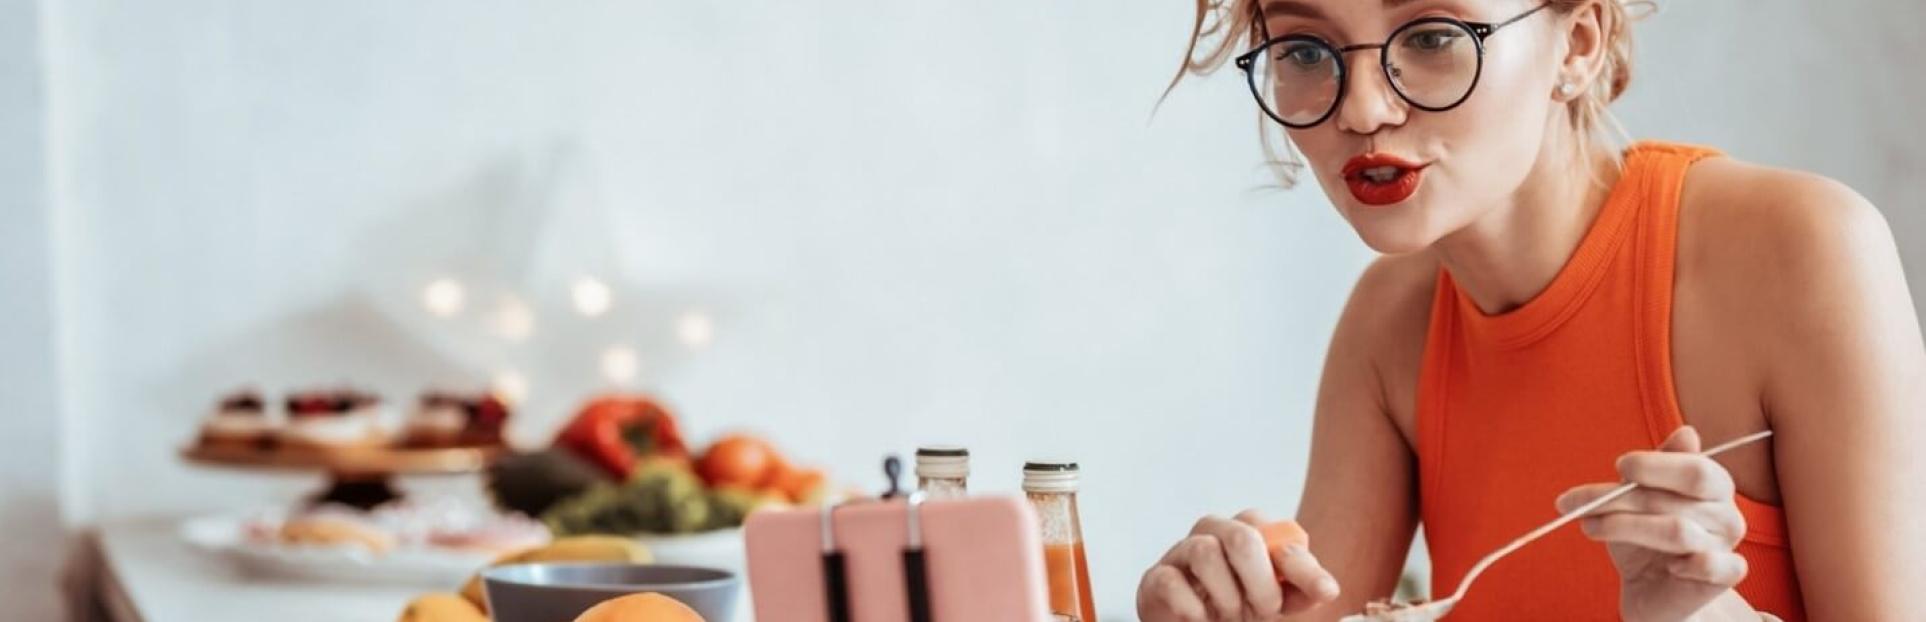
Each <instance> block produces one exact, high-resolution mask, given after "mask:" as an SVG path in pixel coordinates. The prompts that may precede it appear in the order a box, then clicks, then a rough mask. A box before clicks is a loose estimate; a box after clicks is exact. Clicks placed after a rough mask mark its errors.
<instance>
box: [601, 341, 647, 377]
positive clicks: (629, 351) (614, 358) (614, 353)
mask: <svg viewBox="0 0 1926 622" xmlns="http://www.w3.org/2000/svg"><path fill="white" fill-rule="evenodd" d="M641 367H642V361H641V359H640V358H639V357H637V356H636V354H635V350H634V349H633V348H629V347H627V346H609V348H608V349H607V350H603V351H602V376H603V377H606V378H608V379H609V382H613V383H616V384H628V383H629V381H631V380H634V379H635V373H636V371H638V370H639V369H640V368H641Z"/></svg>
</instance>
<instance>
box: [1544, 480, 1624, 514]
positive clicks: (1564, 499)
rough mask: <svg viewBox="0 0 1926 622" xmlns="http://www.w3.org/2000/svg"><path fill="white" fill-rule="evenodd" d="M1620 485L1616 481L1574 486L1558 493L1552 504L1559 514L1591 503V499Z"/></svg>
mask: <svg viewBox="0 0 1926 622" xmlns="http://www.w3.org/2000/svg"><path fill="white" fill-rule="evenodd" d="M1620 485H1621V484H1616V483H1598V484H1585V485H1583V486H1575V487H1573V488H1572V489H1571V490H1567V491H1565V493H1564V494H1561V495H1558V499H1557V500H1556V501H1553V502H1552V505H1554V506H1556V507H1557V508H1558V513H1559V514H1564V513H1566V512H1570V511H1572V510H1576V509H1578V508H1579V506H1582V505H1585V504H1587V503H1591V502H1592V501H1593V500H1595V499H1597V498H1599V497H1602V496H1604V495H1605V493H1608V492H1611V491H1612V489H1614V488H1618V487H1619V486H1620Z"/></svg>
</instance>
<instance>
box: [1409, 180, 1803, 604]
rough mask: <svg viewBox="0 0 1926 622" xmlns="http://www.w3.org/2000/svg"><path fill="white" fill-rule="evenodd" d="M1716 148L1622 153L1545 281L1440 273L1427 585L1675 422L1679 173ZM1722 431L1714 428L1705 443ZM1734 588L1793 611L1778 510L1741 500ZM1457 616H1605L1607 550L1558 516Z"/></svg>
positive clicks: (1422, 460)
mask: <svg viewBox="0 0 1926 622" xmlns="http://www.w3.org/2000/svg"><path fill="white" fill-rule="evenodd" d="M1715 155H1718V153H1717V152H1715V151H1712V150H1709V149H1703V148H1698V147H1689V146H1683V145H1671V144H1664V143H1640V144H1638V145H1635V146H1633V147H1632V148H1631V149H1629V150H1628V151H1626V154H1625V162H1624V172H1623V174H1622V176H1621V177H1620V179H1619V181H1618V183H1617V184H1616V185H1615V186H1613V188H1612V190H1611V192H1610V194H1609V196H1608V197H1607V198H1606V199H1605V203H1604V205H1603V207H1601V208H1600V210H1599V213H1598V216H1597V217H1596V220H1594V221H1593V223H1592V226H1591V229H1590V230H1589V231H1587V232H1586V234H1585V236H1584V238H1583V240H1581V241H1580V242H1579V245H1578V248H1577V250H1576V251H1574V252H1573V253H1572V256H1571V259H1569V260H1568V261H1567V262H1566V264H1565V266H1564V268H1562V269H1561V270H1560V271H1559V273H1558V275H1557V276H1556V277H1554V278H1553V279H1552V282H1551V284H1550V285H1549V286H1547V287H1546V288H1545V290H1544V291H1543V292H1541V293H1540V294H1539V295H1538V296H1537V297H1535V298H1533V299H1532V300H1531V301H1530V302H1528V303H1526V304H1525V305H1524V306H1522V307H1519V308H1518V309H1515V310H1512V311H1509V312H1506V313H1503V314H1500V315H1486V314H1485V313H1483V312H1482V311H1480V310H1479V309H1478V308H1477V306H1475V305H1474V304H1472V302H1471V301H1470V299H1469V298H1467V297H1466V296H1464V295H1463V293H1461V292H1460V291H1459V290H1458V286H1457V284H1456V283H1455V282H1453V281H1452V279H1451V275H1450V274H1449V273H1448V272H1446V271H1444V270H1440V271H1439V273H1438V287H1437V293H1436V295H1435V298H1434V300H1433V303H1432V307H1431V324H1430V329H1429V332H1428V334H1427V336H1426V342H1425V350H1424V363H1423V371H1422V372H1421V376H1420V378H1419V384H1418V450H1417V452H1418V469H1419V477H1420V478H1421V479H1420V484H1419V486H1420V498H1421V501H1420V511H1421V513H1422V519H1423V525H1424V537H1425V541H1426V542H1427V543H1428V546H1429V548H1430V553H1431V563H1432V580H1431V589H1432V593H1433V594H1448V593H1450V592H1451V591H1453V590H1455V589H1457V585H1458V580H1459V579H1460V578H1462V577H1463V576H1464V573H1465V572H1466V571H1468V570H1470V568H1471V566H1472V564H1475V563H1477V561H1478V558H1479V557H1482V556H1483V555H1485V554H1486V553H1489V552H1490V551H1492V550H1494V549H1496V548H1498V547H1499V546H1501V545H1503V544H1505V543H1506V542H1509V541H1511V540H1512V539H1513V538H1516V537H1517V536H1519V535H1520V534H1523V533H1525V532H1526V531H1529V530H1530V529H1531V528H1532V527H1536V526H1538V525H1540V524H1542V523H1544V522H1546V521H1548V520H1551V519H1552V518H1553V517H1554V516H1556V511H1555V510H1554V509H1553V507H1552V500H1554V499H1556V498H1557V497H1558V495H1559V493H1562V492H1564V491H1565V490H1566V489H1568V488H1571V487H1572V486H1576V485H1578V484H1583V483H1587V482H1602V481H1613V480H1617V479H1618V474H1617V472H1616V471H1615V470H1614V468H1613V463H1614V460H1616V459H1617V458H1618V456H1619V455H1620V454H1623V453H1625V452H1627V451H1632V450H1638V449H1650V448H1653V447H1656V446H1658V444H1659V443H1660V442H1661V441H1663V440H1664V439H1665V437H1666V435H1668V434H1670V433H1671V432H1672V431H1673V430H1674V429H1676V428H1678V427H1679V426H1680V425H1683V421H1684V420H1683V418H1682V417H1681V416H1680V414H1679V405H1678V400H1677V398H1676V396H1675V394H1674V393H1673V386H1672V355H1671V354H1672V353H1671V344H1672V337H1671V325H1672V276H1673V272H1672V267H1673V255H1674V247H1675V244H1674V242H1675V238H1676V234H1677V222H1678V209H1679V191H1680V188H1681V186H1682V185H1683V181H1684V178H1685V171H1686V169H1687V168H1688V167H1690V166H1691V165H1692V163H1693V162H1696V161H1698V160H1700V159H1702V158H1706V157H1711V156H1715ZM1723 440H1725V439H1707V441H1708V442H1709V443H1716V442H1720V441H1723ZM1738 504H1739V509H1740V511H1741V512H1742V513H1743V514H1744V515H1745V518H1746V523H1747V524H1748V529H1747V533H1746V535H1745V539H1744V540H1743V541H1742V542H1741V543H1740V544H1739V549H1738V550H1739V553H1740V554H1742V555H1744V556H1745V558H1746V561H1748V562H1750V564H1751V566H1750V568H1751V569H1750V573H1749V574H1748V576H1747V577H1746V578H1745V580H1744V581H1743V582H1742V583H1740V584H1739V587H1738V591H1739V593H1740V595H1742V596H1744V597H1745V598H1746V600H1747V601H1748V602H1750V603H1751V604H1752V606H1753V607H1755V608H1758V609H1760V610H1762V611H1767V612H1770V613H1773V614H1775V615H1778V616H1779V617H1781V618H1784V619H1786V620H1803V619H1804V618H1805V615H1804V609H1803V606H1802V604H1801V600H1800V597H1799V586H1798V579H1797V577H1796V576H1795V575H1794V573H1793V566H1792V557H1791V551H1790V549H1788V548H1787V544H1786V527H1785V518H1784V516H1783V515H1782V514H1781V512H1780V510H1779V508H1777V507H1774V506H1770V505H1766V504H1763V503H1759V502H1756V501H1753V500H1751V499H1747V498H1744V497H1741V498H1739V499H1738ZM1451 617H1452V618H1454V619H1458V620H1616V619H1618V574H1617V572H1616V571H1615V570H1614V569H1613V568H1612V561H1611V558H1610V557H1609V556H1608V555H1607V554H1606V552H1605V547H1604V546H1602V545H1600V544H1598V543H1595V542H1592V541H1590V540H1587V539H1585V537H1584V535H1583V534H1581V533H1580V532H1579V530H1578V528H1577V527H1576V526H1567V527H1565V528H1563V529H1560V530H1559V531H1557V532H1554V533H1552V534H1550V535H1548V536H1546V537H1545V538H1544V539H1543V540H1540V541H1538V542H1537V543H1535V544H1533V545H1531V546H1529V547H1525V548H1524V549H1522V550H1520V551H1518V552H1516V553H1514V554H1512V555H1511V556H1510V557H1508V558H1506V559H1505V560H1504V561H1502V562H1499V563H1498V564H1496V565H1494V566H1492V568H1491V569H1489V570H1488V571H1486V573H1485V575H1484V576H1482V577H1481V578H1479V580H1478V585H1477V587H1476V588H1475V589H1472V590H1471V591H1470V593H1469V594H1467V596H1466V598H1465V600H1464V602H1462V603H1459V604H1458V605H1457V607H1456V608H1455V611H1454V612H1453V615H1452V616H1451Z"/></svg>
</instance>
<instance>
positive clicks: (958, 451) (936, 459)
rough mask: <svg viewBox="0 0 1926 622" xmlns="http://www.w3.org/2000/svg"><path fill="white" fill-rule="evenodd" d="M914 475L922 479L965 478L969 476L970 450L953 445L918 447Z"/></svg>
mask: <svg viewBox="0 0 1926 622" xmlns="http://www.w3.org/2000/svg"><path fill="white" fill-rule="evenodd" d="M916 476H917V477H920V478H924V479H967V478H969V476H970V450H968V449H964V448H962V447H957V446H954V445H929V446H925V447H918V448H917V449H916Z"/></svg>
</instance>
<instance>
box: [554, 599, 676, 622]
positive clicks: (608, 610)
mask: <svg viewBox="0 0 1926 622" xmlns="http://www.w3.org/2000/svg"><path fill="white" fill-rule="evenodd" d="M643 620H647V621H648V622H703V619H702V615H701V614H698V613H696V611H695V610H694V609H690V608H689V606H688V605H684V604H682V601H679V600H676V599H673V598H669V597H667V596H663V595H661V594H657V593H655V592H644V593H641V594H630V595H628V596H618V597H615V598H611V599H608V600H605V601H602V602H601V603H598V604H596V605H595V606H594V607H589V609H588V611H584V612H582V615H579V616H576V617H575V622H641V621H643Z"/></svg>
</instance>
